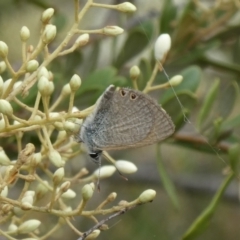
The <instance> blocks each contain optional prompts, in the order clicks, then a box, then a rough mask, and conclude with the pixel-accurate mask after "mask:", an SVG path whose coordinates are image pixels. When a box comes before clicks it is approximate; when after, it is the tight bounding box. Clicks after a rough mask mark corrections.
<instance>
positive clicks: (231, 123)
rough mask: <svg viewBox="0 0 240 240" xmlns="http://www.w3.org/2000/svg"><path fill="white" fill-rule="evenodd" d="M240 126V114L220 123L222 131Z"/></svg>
mask: <svg viewBox="0 0 240 240" xmlns="http://www.w3.org/2000/svg"><path fill="white" fill-rule="evenodd" d="M239 126H240V115H237V116H236V117H234V118H232V119H229V120H227V121H224V122H223V124H222V131H223V132H224V131H229V130H231V129H233V128H236V127H239Z"/></svg>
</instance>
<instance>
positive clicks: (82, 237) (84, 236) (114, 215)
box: [77, 205, 136, 240]
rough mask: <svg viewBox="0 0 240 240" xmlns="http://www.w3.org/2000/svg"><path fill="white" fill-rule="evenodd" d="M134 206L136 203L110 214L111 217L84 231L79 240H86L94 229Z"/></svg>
mask: <svg viewBox="0 0 240 240" xmlns="http://www.w3.org/2000/svg"><path fill="white" fill-rule="evenodd" d="M134 207H136V205H135V206H132V207H130V208H124V209H122V210H121V211H119V212H116V213H114V214H112V215H110V216H109V217H107V218H105V219H103V220H102V221H100V222H99V223H97V224H96V225H95V226H93V227H92V228H90V229H89V230H88V231H86V232H85V233H83V236H81V237H80V238H78V239H77V240H84V239H86V237H87V236H89V235H90V234H91V233H92V232H93V231H94V230H96V229H98V228H100V227H101V226H102V225H103V224H105V223H106V222H107V221H109V220H111V219H112V218H115V217H117V216H119V215H121V214H124V213H125V212H127V211H129V210H131V209H133V208H134Z"/></svg>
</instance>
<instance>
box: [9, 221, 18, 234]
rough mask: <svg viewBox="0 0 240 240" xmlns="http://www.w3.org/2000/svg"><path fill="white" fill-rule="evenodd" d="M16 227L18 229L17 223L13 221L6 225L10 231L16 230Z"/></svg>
mask: <svg viewBox="0 0 240 240" xmlns="http://www.w3.org/2000/svg"><path fill="white" fill-rule="evenodd" d="M17 229H18V227H17V225H15V224H13V223H11V224H10V225H9V227H8V231H10V232H16V231H17Z"/></svg>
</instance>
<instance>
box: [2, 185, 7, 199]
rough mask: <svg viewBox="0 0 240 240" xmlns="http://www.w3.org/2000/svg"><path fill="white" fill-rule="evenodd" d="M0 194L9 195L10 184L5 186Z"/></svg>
mask: <svg viewBox="0 0 240 240" xmlns="http://www.w3.org/2000/svg"><path fill="white" fill-rule="evenodd" d="M0 195H1V196H2V197H7V195H8V186H5V187H4V188H3V190H2V192H1V193H0Z"/></svg>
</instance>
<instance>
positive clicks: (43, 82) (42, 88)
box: [38, 76, 53, 96]
mask: <svg viewBox="0 0 240 240" xmlns="http://www.w3.org/2000/svg"><path fill="white" fill-rule="evenodd" d="M52 87H53V86H52V84H51V83H50V82H49V80H48V79H47V78H46V77H44V76H42V77H40V79H39V80H38V91H39V92H40V93H41V95H42V96H49V95H50V94H51V93H52V91H53V89H52Z"/></svg>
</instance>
